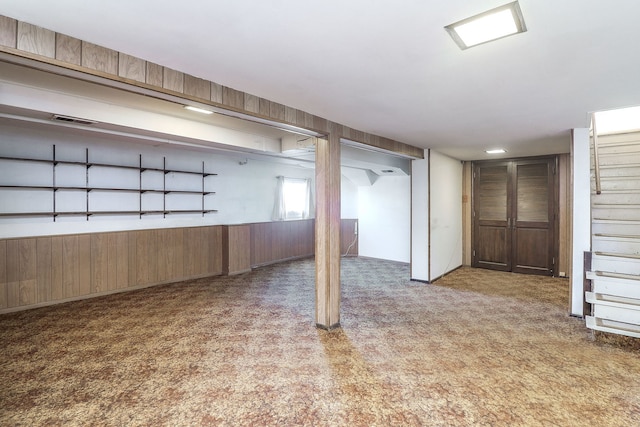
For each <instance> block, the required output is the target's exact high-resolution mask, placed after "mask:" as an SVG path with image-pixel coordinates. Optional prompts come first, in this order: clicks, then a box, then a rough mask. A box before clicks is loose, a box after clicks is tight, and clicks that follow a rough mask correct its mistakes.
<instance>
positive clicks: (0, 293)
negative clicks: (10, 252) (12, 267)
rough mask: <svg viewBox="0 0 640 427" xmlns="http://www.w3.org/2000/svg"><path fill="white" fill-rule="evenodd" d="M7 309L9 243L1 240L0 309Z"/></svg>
mask: <svg viewBox="0 0 640 427" xmlns="http://www.w3.org/2000/svg"><path fill="white" fill-rule="evenodd" d="M7 307H8V303H7V241H6V240H0V309H3V308H7Z"/></svg>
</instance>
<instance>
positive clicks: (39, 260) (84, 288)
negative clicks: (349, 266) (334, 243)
mask: <svg viewBox="0 0 640 427" xmlns="http://www.w3.org/2000/svg"><path fill="white" fill-rule="evenodd" d="M355 223H357V220H356V219H347V220H342V229H343V235H342V246H343V247H342V253H343V254H344V253H345V251H346V249H347V247H348V246H349V245H350V244H351V243H352V242H353V240H354V238H355V237H357V236H355V235H354V231H355ZM314 227H315V221H314V220H313V219H310V220H300V221H278V222H265V223H255V224H239V225H230V226H223V225H214V226H204V227H184V228H164V229H153V230H134V231H120V232H105V233H89V234H74V235H65V236H44V237H25V238H15V239H0V313H6V312H11V311H18V310H25V309H28V308H35V307H41V306H46V305H51V304H57V303H60V302H65V301H73V300H78V299H84V298H90V297H94V296H100V295H106V294H111V293H115V292H123V291H127V290H133V289H138V288H143V287H147V286H153V285H159V284H164V283H172V282H179V281H182V280H189V279H194V278H200V277H209V276H216V275H222V274H238V273H243V272H247V271H250V270H251V268H252V267H258V266H261V265H267V264H273V263H276V262H280V261H285V260H289V259H295V258H304V257H309V256H313V254H314V248H315V231H314ZM357 253H358V252H357V242H356V244H354V245H353V246H352V248H351V249H350V250H349V255H354V256H357Z"/></svg>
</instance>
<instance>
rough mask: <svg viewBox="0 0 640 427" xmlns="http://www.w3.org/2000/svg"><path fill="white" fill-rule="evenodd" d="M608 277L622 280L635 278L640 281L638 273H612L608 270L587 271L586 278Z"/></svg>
mask: <svg viewBox="0 0 640 427" xmlns="http://www.w3.org/2000/svg"><path fill="white" fill-rule="evenodd" d="M597 278H610V279H623V280H636V281H638V282H640V274H625V273H612V272H610V271H600V270H595V271H587V279H597Z"/></svg>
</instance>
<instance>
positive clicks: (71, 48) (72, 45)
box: [56, 34, 82, 65]
mask: <svg viewBox="0 0 640 427" xmlns="http://www.w3.org/2000/svg"><path fill="white" fill-rule="evenodd" d="M56 59H57V60H59V61H63V62H67V63H69V64H73V65H81V64H82V41H80V39H76V38H74V37H69V36H65V35H64V34H56Z"/></svg>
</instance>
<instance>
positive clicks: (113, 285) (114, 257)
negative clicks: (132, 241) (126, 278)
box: [107, 233, 118, 291]
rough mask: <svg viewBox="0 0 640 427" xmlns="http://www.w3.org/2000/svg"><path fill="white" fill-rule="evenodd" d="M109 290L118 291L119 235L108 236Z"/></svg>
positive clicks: (110, 234)
mask: <svg viewBox="0 0 640 427" xmlns="http://www.w3.org/2000/svg"><path fill="white" fill-rule="evenodd" d="M107 259H108V264H107V290H109V291H115V290H116V289H118V235H117V234H116V233H108V234H107Z"/></svg>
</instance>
